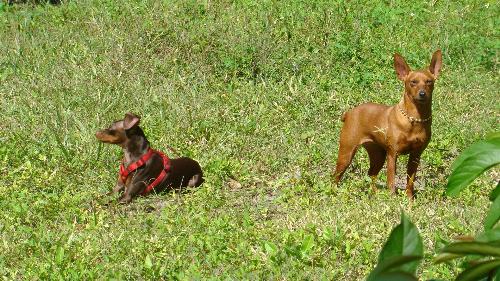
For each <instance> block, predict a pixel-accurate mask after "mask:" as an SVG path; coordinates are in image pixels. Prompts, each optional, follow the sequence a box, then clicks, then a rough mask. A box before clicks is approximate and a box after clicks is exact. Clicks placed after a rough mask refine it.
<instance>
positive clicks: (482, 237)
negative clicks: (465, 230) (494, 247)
mask: <svg viewBox="0 0 500 281" xmlns="http://www.w3.org/2000/svg"><path fill="white" fill-rule="evenodd" d="M476 241H478V242H496V243H500V227H496V228H493V229H490V230H487V231H485V232H483V233H481V234H479V235H478V236H477V237H476Z"/></svg>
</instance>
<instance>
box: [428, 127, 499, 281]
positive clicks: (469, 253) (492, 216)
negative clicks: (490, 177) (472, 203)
mask: <svg viewBox="0 0 500 281" xmlns="http://www.w3.org/2000/svg"><path fill="white" fill-rule="evenodd" d="M499 163H500V133H495V134H493V135H491V136H490V137H488V138H487V139H486V140H483V141H479V142H476V143H475V144H473V145H471V146H470V147H469V148H467V149H466V150H465V151H464V152H463V153H462V154H461V155H460V156H459V157H458V158H457V160H456V161H455V163H454V164H453V166H452V169H453V172H452V173H451V175H450V178H449V179H448V185H447V187H446V194H448V195H452V196H455V195H457V194H458V193H459V192H460V191H461V190H463V189H464V188H465V187H467V186H468V185H469V184H470V183H472V182H473V181H474V180H475V179H476V178H477V177H479V176H480V175H481V174H482V173H484V172H485V171H486V170H488V169H490V168H492V167H494V166H496V165H498V164H499ZM499 194H500V184H497V186H496V188H495V189H493V191H492V192H491V193H490V200H491V201H493V204H492V205H491V207H490V210H489V211H488V213H487V215H486V218H485V220H484V232H483V233H482V234H480V235H479V236H477V237H476V238H475V239H474V240H473V241H460V242H454V243H451V244H450V245H448V246H446V247H445V248H444V249H442V250H441V252H442V253H441V254H440V255H438V256H437V257H436V262H437V263H440V262H445V261H449V260H452V259H457V258H462V257H467V258H468V260H469V262H468V264H469V266H468V267H467V268H466V269H465V270H464V271H463V272H462V273H460V275H458V276H457V279H456V280H481V279H482V278H487V280H500V270H499V269H500V226H496V227H495V225H497V223H498V221H499V219H500V196H499Z"/></svg>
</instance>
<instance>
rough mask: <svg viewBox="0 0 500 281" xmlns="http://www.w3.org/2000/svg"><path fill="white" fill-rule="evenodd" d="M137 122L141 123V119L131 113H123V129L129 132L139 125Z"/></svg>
mask: <svg viewBox="0 0 500 281" xmlns="http://www.w3.org/2000/svg"><path fill="white" fill-rule="evenodd" d="M139 121H141V117H139V116H137V115H135V114H133V113H125V118H124V119H123V128H124V129H125V130H130V129H131V128H133V127H134V126H137V125H139Z"/></svg>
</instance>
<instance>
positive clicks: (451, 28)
mask: <svg viewBox="0 0 500 281" xmlns="http://www.w3.org/2000/svg"><path fill="white" fill-rule="evenodd" d="M4 2H5V1H4ZM0 3H2V4H0V52H1V54H0V209H1V210H2V211H1V212H0V276H4V278H5V279H6V280H14V279H16V280H18V279H29V280H36V279H43V280H46V279H61V280H78V279H81V280H89V279H131V280H137V279H165V280H172V279H180V280H193V279H209V278H211V279H234V280H241V279H254V280H256V279H259V280H261V279H264V280H269V279H274V280H276V279H278V280H321V279H326V280H362V279H364V278H365V276H367V274H368V272H369V271H370V270H371V269H372V268H373V267H374V265H375V264H376V261H377V257H378V253H379V251H380V249H381V247H382V245H383V243H384V242H385V240H386V238H387V236H388V234H389V232H390V230H391V229H392V227H393V226H394V225H396V224H397V223H398V222H399V218H400V213H401V211H402V210H403V211H405V212H406V213H407V215H408V216H409V217H410V218H411V220H412V221H413V222H414V223H415V225H416V226H417V227H418V228H419V231H420V233H421V234H422V237H423V241H424V245H425V259H424V262H423V264H422V266H420V268H419V272H418V274H419V276H420V277H421V279H422V280H427V279H431V278H441V279H445V280H450V279H452V278H453V276H456V273H457V272H458V271H459V268H458V266H459V264H457V263H454V264H439V265H435V264H433V262H432V258H433V255H434V253H435V252H436V251H437V250H439V249H440V248H441V247H442V246H443V245H444V244H445V243H447V242H449V241H451V240H452V239H453V237H455V236H457V235H467V234H475V233H477V232H478V231H480V230H481V228H482V220H483V217H484V214H485V212H486V210H487V206H488V198H487V195H488V192H489V189H490V188H489V187H491V186H493V185H494V184H495V183H496V181H497V180H498V177H499V176H498V170H497V171H496V172H495V171H494V172H492V173H487V174H485V175H483V176H482V177H481V180H480V181H477V182H475V184H474V186H473V188H469V189H467V190H466V191H465V192H463V193H462V194H461V195H460V196H459V197H457V198H448V197H445V196H444V195H443V193H444V186H445V185H446V180H447V176H448V175H449V173H450V166H451V164H452V162H453V160H454V159H455V158H456V156H457V155H458V154H459V153H460V151H462V150H463V149H464V148H465V147H466V146H467V145H469V144H471V143H472V142H474V141H475V140H477V139H480V138H482V137H484V136H485V135H486V134H487V133H489V132H493V131H498V129H499V126H498V124H499V103H498V100H499V92H498V89H499V88H500V81H499V68H498V59H499V58H498V56H499V49H500V39H499V38H500V36H499V35H500V34H499V29H498V26H500V17H499V15H500V4H499V2H498V1H479V0H477V1H476V0H471V1H411V2H403V3H402V4H398V2H397V1H396V2H393V1H382V0H376V1H361V2H360V1H296V0H291V1H286V2H285V1H283V2H281V1H268V0H264V1H253V0H237V1H210V0H205V1H192V0H187V1H171V0H165V1H129V0H126V1H90V0H81V1H78V0H75V1H67V2H66V1H65V3H63V4H61V5H58V6H52V5H29V4H26V5H11V6H9V5H6V4H3V2H1V1H0ZM495 26H496V28H495ZM438 48H441V49H442V50H443V69H442V72H441V75H440V77H439V79H438V81H437V82H436V88H435V91H434V98H433V124H432V126H433V127H432V128H433V137H432V140H431V143H430V144H429V146H428V148H427V149H426V150H425V152H424V154H423V156H422V161H421V166H420V168H419V172H418V174H417V176H419V181H418V186H419V189H420V191H419V193H418V196H419V197H418V198H417V200H415V201H414V202H413V203H410V202H408V200H407V199H406V196H405V195H404V193H401V194H400V195H399V196H391V195H390V193H389V192H388V191H387V189H386V188H385V171H384V170H383V173H382V174H381V175H380V178H379V181H380V183H381V190H380V192H378V193H377V194H371V193H369V179H368V178H367V175H366V172H367V170H368V158H367V154H366V153H365V152H364V151H362V150H360V152H358V154H357V156H356V158H355V160H354V161H353V164H352V166H351V167H350V168H349V170H348V171H347V173H346V175H345V177H344V181H343V182H342V184H341V185H340V186H339V187H334V186H332V182H331V179H330V175H331V172H332V170H333V168H334V164H335V161H336V158H337V156H336V155H337V149H338V137H339V131H340V127H341V125H342V123H341V122H340V116H341V114H342V113H343V112H344V111H346V110H347V109H349V108H351V107H353V106H355V105H357V104H359V103H363V102H368V101H371V102H378V103H384V104H394V103H397V102H398V101H399V99H400V98H401V95H402V92H403V87H402V84H401V82H399V81H398V80H397V78H396V75H395V71H394V69H393V62H392V60H393V54H394V52H399V53H401V54H402V55H403V56H404V57H405V58H406V59H407V62H408V63H409V65H410V66H411V67H415V68H422V67H425V66H427V65H428V64H429V61H430V57H431V55H432V53H433V52H434V51H435V50H436V49H438ZM495 100H496V102H495ZM128 111H131V112H134V113H137V114H139V115H141V116H142V120H141V124H142V128H143V129H144V131H145V133H146V135H147V136H148V138H149V140H150V142H151V143H152V146H153V147H154V148H158V149H163V150H164V151H165V152H167V153H169V155H170V156H171V157H174V156H176V155H175V154H172V153H171V152H170V151H169V150H167V149H166V147H167V146H172V147H173V148H175V149H176V150H177V151H179V152H180V153H181V154H182V155H186V156H190V157H193V158H194V159H196V160H198V161H199V162H200V164H201V165H202V167H203V169H204V171H205V175H206V182H205V183H204V184H203V185H202V186H201V187H200V188H198V189H195V190H191V191H189V192H185V193H182V194H178V193H164V194H157V195H152V196H148V197H141V198H138V199H137V200H135V201H133V202H132V203H131V204H129V205H126V206H123V205H118V204H111V205H109V206H106V205H105V204H104V203H105V202H107V201H108V200H110V198H109V197H107V196H105V195H104V194H105V193H106V192H108V191H109V190H110V189H111V188H112V187H113V186H114V183H115V180H116V176H117V171H118V165H119V161H120V159H121V150H120V149H119V148H118V147H117V146H109V145H102V144H100V143H98V141H97V140H96V138H95V136H94V133H95V131H96V130H98V129H101V128H104V127H105V126H107V125H109V124H110V123H111V122H112V121H113V120H117V119H121V118H122V117H123V115H124V113H125V112H128ZM406 159H407V157H400V158H399V162H398V171H399V173H398V177H399V178H400V179H403V178H404V177H405V175H404V171H405V164H406ZM398 184H399V185H400V186H403V184H404V182H402V181H399V182H398ZM485 187H488V188H485Z"/></svg>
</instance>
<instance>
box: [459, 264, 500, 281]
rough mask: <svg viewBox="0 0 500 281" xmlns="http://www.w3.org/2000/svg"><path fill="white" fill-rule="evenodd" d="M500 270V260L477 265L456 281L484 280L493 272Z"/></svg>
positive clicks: (465, 271) (464, 272) (463, 273)
mask: <svg viewBox="0 0 500 281" xmlns="http://www.w3.org/2000/svg"><path fill="white" fill-rule="evenodd" d="M498 268H500V260H499V259H494V260H489V261H484V262H480V263H477V264H475V265H473V266H471V267H469V268H467V269H466V270H464V271H463V272H462V273H460V275H458V276H457V279H455V281H475V280H479V279H481V278H484V277H486V276H488V275H489V274H490V272H491V271H493V270H495V269H498Z"/></svg>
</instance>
